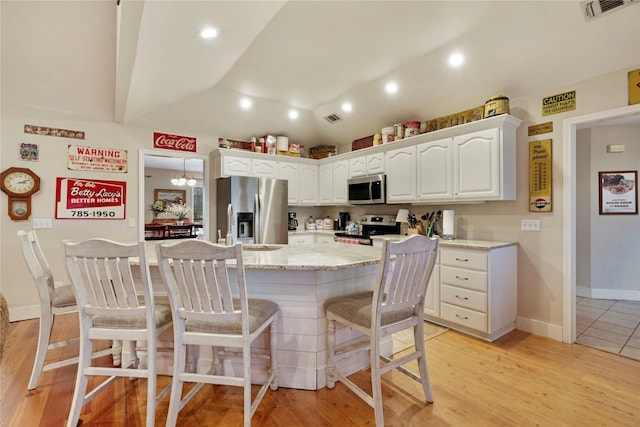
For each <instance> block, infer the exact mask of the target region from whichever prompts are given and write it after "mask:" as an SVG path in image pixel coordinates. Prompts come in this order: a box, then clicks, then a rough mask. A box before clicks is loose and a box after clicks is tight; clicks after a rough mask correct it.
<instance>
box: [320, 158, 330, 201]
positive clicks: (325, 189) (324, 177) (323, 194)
mask: <svg viewBox="0 0 640 427" xmlns="http://www.w3.org/2000/svg"><path fill="white" fill-rule="evenodd" d="M318 178H319V182H318V201H319V202H320V203H321V204H324V205H328V204H331V203H333V162H326V163H320V165H319V166H318Z"/></svg>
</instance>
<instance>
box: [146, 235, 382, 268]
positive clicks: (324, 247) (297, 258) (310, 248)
mask: <svg viewBox="0 0 640 427" xmlns="http://www.w3.org/2000/svg"><path fill="white" fill-rule="evenodd" d="M172 242H175V241H172ZM158 243H160V241H157V240H156V241H149V242H147V262H148V263H149V265H150V266H157V265H158V260H157V258H156V254H157V252H156V248H155V247H154V246H153V245H154V244H158ZM381 252H382V249H381V248H376V247H373V246H367V245H350V244H346V243H336V242H329V243H310V244H305V245H292V246H289V245H260V244H258V245H244V246H243V261H244V268H245V269H263V270H298V271H332V270H341V269H344V268H352V267H361V266H367V265H373V264H378V263H379V262H380V254H381ZM233 264H235V261H233Z"/></svg>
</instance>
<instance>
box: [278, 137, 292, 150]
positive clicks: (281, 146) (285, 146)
mask: <svg viewBox="0 0 640 427" xmlns="http://www.w3.org/2000/svg"><path fill="white" fill-rule="evenodd" d="M276 148H277V149H278V151H288V150H289V138H287V137H286V136H276Z"/></svg>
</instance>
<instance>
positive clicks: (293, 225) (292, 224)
mask: <svg viewBox="0 0 640 427" xmlns="http://www.w3.org/2000/svg"><path fill="white" fill-rule="evenodd" d="M287 228H288V229H289V231H295V230H297V229H298V220H297V219H296V213H295V212H289V225H288V227H287Z"/></svg>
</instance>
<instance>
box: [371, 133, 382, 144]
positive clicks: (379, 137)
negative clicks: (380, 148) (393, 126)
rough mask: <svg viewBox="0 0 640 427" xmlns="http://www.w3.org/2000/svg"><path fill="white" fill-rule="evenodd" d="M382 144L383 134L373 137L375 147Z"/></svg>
mask: <svg viewBox="0 0 640 427" xmlns="http://www.w3.org/2000/svg"><path fill="white" fill-rule="evenodd" d="M380 144H382V134H379V133H376V134H375V135H373V145H380Z"/></svg>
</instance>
